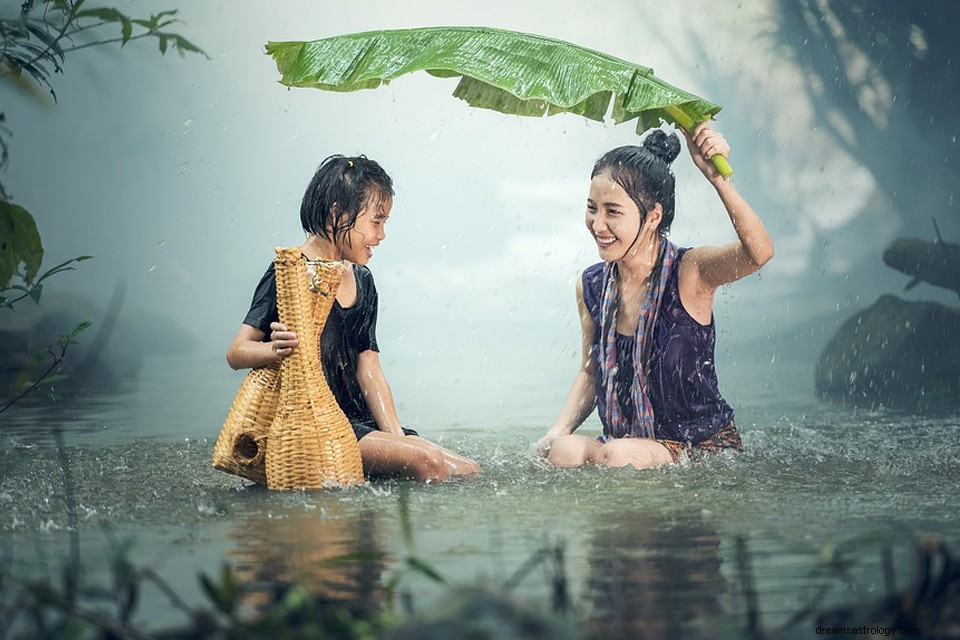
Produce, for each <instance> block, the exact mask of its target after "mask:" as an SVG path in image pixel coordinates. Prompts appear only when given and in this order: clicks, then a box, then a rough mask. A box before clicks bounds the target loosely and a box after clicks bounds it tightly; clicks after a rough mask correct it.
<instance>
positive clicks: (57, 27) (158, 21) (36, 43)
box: [0, 0, 206, 99]
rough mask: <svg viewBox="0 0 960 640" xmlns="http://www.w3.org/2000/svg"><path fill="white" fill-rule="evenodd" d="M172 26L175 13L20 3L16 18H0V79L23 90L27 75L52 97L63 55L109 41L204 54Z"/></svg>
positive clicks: (81, 3) (78, 0)
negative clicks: (150, 41)
mask: <svg viewBox="0 0 960 640" xmlns="http://www.w3.org/2000/svg"><path fill="white" fill-rule="evenodd" d="M177 24H181V21H180V20H179V18H178V17H177V10H176V9H171V10H167V11H161V12H159V13H156V14H153V15H151V16H150V17H149V18H134V17H131V16H128V15H127V14H125V13H123V12H121V11H119V10H118V9H115V8H113V7H90V6H88V5H87V1H86V0H42V1H41V2H39V3H37V2H32V1H28V2H24V3H23V5H22V6H21V9H20V15H19V16H17V17H16V18H5V19H0V37H2V39H3V47H2V49H0V79H8V80H11V81H14V82H15V83H17V84H18V85H20V86H21V87H22V88H26V87H24V86H23V84H22V83H21V82H19V81H20V80H21V79H22V78H23V76H24V74H26V75H27V76H29V77H31V78H32V79H33V80H34V81H35V82H36V83H37V84H39V85H41V86H44V87H46V88H47V89H48V90H49V91H50V93H51V94H52V95H53V96H54V99H56V93H55V92H54V90H53V85H52V84H51V83H50V77H51V74H52V73H59V72H62V71H63V67H62V65H63V63H64V61H65V60H66V54H67V53H69V52H71V51H76V50H78V49H84V48H87V47H92V46H99V45H104V44H111V43H119V44H120V46H121V47H123V46H124V45H126V44H127V43H128V42H130V41H131V40H138V39H141V38H156V39H157V42H158V45H159V48H160V53H166V51H167V48H168V47H170V46H172V47H173V48H174V49H175V50H176V51H177V53H179V54H180V55H181V56H183V55H185V54H186V53H198V54H201V55H206V54H205V53H204V52H203V50H201V49H200V48H199V47H197V46H196V45H195V44H193V43H192V42H190V41H189V40H187V39H186V38H184V37H183V36H182V35H180V34H178V33H175V32H173V31H171V30H170V28H171V27H173V26H174V25H177ZM113 29H119V35H114V36H110V35H109V32H110V31H111V30H113ZM114 33H116V31H114Z"/></svg>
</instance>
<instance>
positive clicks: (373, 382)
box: [357, 349, 403, 436]
mask: <svg viewBox="0 0 960 640" xmlns="http://www.w3.org/2000/svg"><path fill="white" fill-rule="evenodd" d="M357 382H358V383H359V384H360V391H361V392H363V398H364V400H366V402H367V406H368V407H369V408H370V413H372V414H373V419H374V420H375V421H376V422H377V426H378V427H380V430H381V431H386V432H387V433H395V434H397V435H398V436H402V435H403V429H402V428H401V427H400V419H399V418H398V417H397V407H396V405H394V403H393V392H392V391H390V385H389V384H387V378H386V376H384V375H383V369H382V368H381V367H380V354H379V353H377V352H376V351H374V350H372V349H367V350H366V351H363V352H361V353H360V355H359V356H358V357H357Z"/></svg>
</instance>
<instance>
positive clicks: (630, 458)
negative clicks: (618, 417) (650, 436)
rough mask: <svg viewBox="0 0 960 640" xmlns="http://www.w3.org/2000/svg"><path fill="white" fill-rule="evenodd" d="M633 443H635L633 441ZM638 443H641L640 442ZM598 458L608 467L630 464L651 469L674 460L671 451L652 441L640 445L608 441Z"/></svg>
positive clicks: (601, 448)
mask: <svg viewBox="0 0 960 640" xmlns="http://www.w3.org/2000/svg"><path fill="white" fill-rule="evenodd" d="M633 444H635V443H631V445H633ZM636 444H637V445H639V443H636ZM661 449H662V451H660V450H661ZM597 459H598V462H599V463H600V464H602V465H604V466H607V467H625V466H627V465H630V466H632V467H633V468H635V469H650V468H653V467H659V466H661V465H664V464H669V463H670V462H672V461H673V460H672V459H671V458H670V453H669V452H668V451H667V450H666V449H664V447H663V446H662V445H660V444H659V443H655V442H652V441H651V442H650V443H646V442H645V443H643V444H642V445H639V446H623V445H622V443H620V442H618V441H613V442H608V443H607V444H605V445H603V446H602V447H600V451H599V452H598V454H597Z"/></svg>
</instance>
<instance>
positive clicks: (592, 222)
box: [586, 171, 642, 262]
mask: <svg viewBox="0 0 960 640" xmlns="http://www.w3.org/2000/svg"><path fill="white" fill-rule="evenodd" d="M586 223H587V230H588V231H589V232H590V235H592V236H593V239H594V241H595V242H596V243H597V249H598V250H599V252H600V259H601V260H603V261H604V262H615V261H617V260H621V259H622V258H625V257H628V256H627V255H626V254H627V253H628V252H631V251H635V250H636V246H637V244H638V242H639V240H638V238H637V234H638V233H639V232H640V228H641V226H642V223H641V221H640V209H639V208H638V207H637V204H636V203H635V202H634V201H633V200H631V199H630V196H628V195H627V192H626V191H624V189H623V187H621V186H620V185H619V184H618V183H617V182H616V181H615V180H613V179H612V178H611V177H610V173H609V172H608V171H601V172H600V173H599V174H597V175H596V176H595V177H594V178H593V180H592V181H591V182H590V196H589V197H588V198H587V215H586Z"/></svg>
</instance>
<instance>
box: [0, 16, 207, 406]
mask: <svg viewBox="0 0 960 640" xmlns="http://www.w3.org/2000/svg"><path fill="white" fill-rule="evenodd" d="M177 15H178V12H177V10H176V9H170V10H166V11H161V12H159V13H155V14H153V15H151V16H150V17H149V18H135V17H131V16H128V15H127V14H125V13H123V12H121V11H120V10H118V9H116V8H113V7H103V6H98V7H93V6H90V5H88V4H87V0H25V1H24V2H23V3H22V4H21V6H20V12H19V15H17V16H16V17H7V18H0V40H2V42H0V80H6V81H7V82H8V83H10V84H12V85H13V86H15V87H17V88H19V89H21V90H23V91H25V92H26V93H27V94H28V95H31V96H33V97H35V98H37V99H38V100H39V99H41V98H42V94H40V93H39V92H38V88H43V87H46V88H47V89H48V90H49V91H50V94H51V95H52V96H53V99H54V100H56V93H55V91H54V89H53V85H52V84H51V75H52V74H53V73H59V72H62V71H63V66H62V65H63V63H64V62H65V60H66V56H67V54H68V53H69V52H71V51H77V50H79V49H85V48H87V47H95V46H102V45H107V44H111V43H119V45H120V46H121V47H123V46H125V45H126V44H127V43H128V42H130V41H131V40H138V39H141V38H156V39H157V42H158V46H159V49H160V53H161V54H165V53H166V52H167V49H168V48H171V47H172V48H173V49H175V50H176V51H177V53H179V54H180V56H181V57H183V56H184V55H185V54H187V53H197V54H201V55H204V56H206V54H205V53H204V52H203V50H201V49H200V48H199V47H197V46H196V45H195V44H193V43H192V42H190V41H189V40H187V39H186V38H184V37H183V36H182V35H180V34H179V33H176V32H174V31H172V30H171V27H174V26H175V25H177V24H181V22H180V20H179V18H178V17H177ZM117 29H118V30H119V34H118V35H117V31H116V30H117ZM111 34H113V35H111ZM5 122H6V119H5V116H4V114H3V113H0V171H2V170H3V169H5V168H6V166H7V164H8V161H9V137H10V130H9V129H8V128H7V127H6V125H5ZM89 259H90V256H85V255H82V256H77V257H76V258H71V259H70V260H67V261H65V262H61V263H60V264H58V265H56V266H54V267H51V268H50V269H48V270H47V271H45V272H44V273H43V274H42V275H40V276H39V277H37V273H38V272H39V271H40V267H41V264H42V262H43V243H42V241H41V238H40V233H39V231H38V230H37V225H36V222H35V221H34V217H33V215H32V214H31V213H30V212H29V211H27V209H25V208H24V207H22V206H20V205H19V204H14V202H13V200H12V198H11V197H10V195H9V194H8V193H7V191H6V189H5V188H4V185H3V184H2V182H0V307H5V308H7V309H12V308H13V305H14V304H15V303H17V302H19V301H21V300H24V299H26V298H30V299H32V300H33V301H34V302H35V303H36V304H39V303H40V297H41V295H42V293H43V283H44V281H45V280H46V279H47V278H50V277H52V276H54V275H57V274H59V273H63V272H65V271H73V270H74V267H73V264H74V263H79V262H83V261H84V260H89ZM88 326H90V323H88V322H85V323H81V324H80V325H78V326H77V327H76V328H75V329H73V331H71V332H70V333H67V334H63V335H61V336H60V338H59V340H58V342H57V344H56V345H50V346H49V347H47V349H46V350H44V351H41V352H39V353H38V354H37V356H36V358H35V360H36V362H35V364H37V365H39V364H42V363H43V362H44V361H46V360H47V358H49V357H52V358H53V364H51V365H50V366H49V367H48V368H47V369H46V370H45V371H44V372H43V373H42V374H40V375H39V377H38V378H37V377H36V373H37V371H35V368H34V369H30V368H28V369H25V370H23V371H21V373H20V375H19V376H18V380H17V381H16V383H15V388H18V389H20V390H22V393H20V395H18V396H17V397H16V398H14V399H13V400H11V401H10V402H8V403H7V404H5V405H4V406H3V407H0V413H2V412H3V411H5V410H6V409H8V408H9V407H10V406H11V405H12V404H13V403H14V402H16V401H17V400H19V399H20V398H22V397H23V396H24V395H26V394H27V393H29V392H30V391H32V390H34V389H36V388H37V386H38V385H39V384H40V383H41V382H43V381H44V380H45V381H46V383H47V384H49V383H51V382H54V381H59V380H62V379H63V378H64V374H62V373H60V374H57V375H52V374H53V372H54V370H59V369H60V367H61V365H62V363H63V359H64V357H65V355H66V351H67V347H69V346H70V345H72V344H75V343H76V341H75V340H74V338H76V336H77V334H79V333H80V332H81V331H83V330H84V329H86V328H87V327H88Z"/></svg>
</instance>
